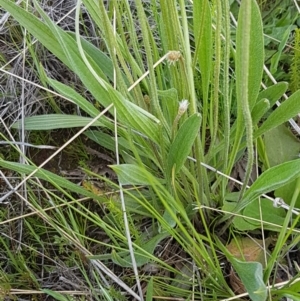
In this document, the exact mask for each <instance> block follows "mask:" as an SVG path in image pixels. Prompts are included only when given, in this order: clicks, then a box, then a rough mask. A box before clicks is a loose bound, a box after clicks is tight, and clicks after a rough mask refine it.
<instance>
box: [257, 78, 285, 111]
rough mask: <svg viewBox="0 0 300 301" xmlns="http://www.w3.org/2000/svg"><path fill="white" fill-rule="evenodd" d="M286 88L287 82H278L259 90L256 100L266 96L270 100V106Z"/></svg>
mask: <svg viewBox="0 0 300 301" xmlns="http://www.w3.org/2000/svg"><path fill="white" fill-rule="evenodd" d="M287 88H288V83H287V82H280V83H277V84H275V85H273V86H271V87H268V88H267V89H266V90H263V91H261V92H260V93H259V94H258V97H257V101H259V100H261V99H263V98H267V99H268V100H269V102H270V107H272V106H273V105H274V104H275V102H276V101H277V100H278V99H279V98H280V97H281V96H282V95H283V93H285V91H286V90H287Z"/></svg>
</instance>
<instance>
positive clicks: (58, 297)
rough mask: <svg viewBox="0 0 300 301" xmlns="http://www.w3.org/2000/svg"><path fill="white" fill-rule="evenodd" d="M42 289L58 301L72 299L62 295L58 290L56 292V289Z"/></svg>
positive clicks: (69, 300)
mask: <svg viewBox="0 0 300 301" xmlns="http://www.w3.org/2000/svg"><path fill="white" fill-rule="evenodd" d="M42 291H43V292H44V293H45V294H47V295H49V296H51V297H53V298H54V299H55V300H58V301H71V299H70V298H69V297H68V296H64V295H62V294H60V293H58V292H54V291H52V290H49V289H42Z"/></svg>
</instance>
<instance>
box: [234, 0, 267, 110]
mask: <svg viewBox="0 0 300 301" xmlns="http://www.w3.org/2000/svg"><path fill="white" fill-rule="evenodd" d="M247 1H249V0H246V1H245V0H244V1H242V2H241V8H240V13H239V18H238V27H237V41H236V85H237V97H238V98H239V99H241V98H242V97H245V95H243V94H244V93H245V91H244V88H243V87H244V86H245V85H246V84H245V81H247V87H248V88H247V90H248V97H247V99H248V102H249V107H250V109H252V108H253V107H254V105H255V102H256V99H257V96H258V92H259V89H260V84H261V80H262V73H263V65H264V38H263V26H262V21H261V15H260V10H259V7H258V5H257V3H256V1H254V0H250V1H251V14H250V23H251V26H250V28H248V31H250V41H249V58H248V59H249V64H248V70H244V69H243V65H244V61H245V45H244V44H245V43H244V40H245V36H244V34H245V29H247V27H248V23H247V22H246V20H247V19H248V16H246V14H247V12H246V10H245V7H246V5H247V4H246V2H247ZM245 27H246V28H245ZM245 76H246V77H245Z"/></svg>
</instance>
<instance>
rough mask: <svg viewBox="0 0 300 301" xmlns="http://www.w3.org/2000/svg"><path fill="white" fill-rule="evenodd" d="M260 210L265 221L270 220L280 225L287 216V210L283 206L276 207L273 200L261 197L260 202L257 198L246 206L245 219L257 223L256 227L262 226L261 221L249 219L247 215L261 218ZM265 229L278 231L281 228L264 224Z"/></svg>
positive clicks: (250, 222)
mask: <svg viewBox="0 0 300 301" xmlns="http://www.w3.org/2000/svg"><path fill="white" fill-rule="evenodd" d="M260 211H261V213H262V220H263V222H268V223H272V224H275V225H279V226H282V225H283V223H284V220H285V217H286V211H285V210H284V209H283V208H277V207H274V205H273V202H272V201H270V200H268V199H265V198H261V200H260V203H259V200H258V199H255V200H254V201H253V202H251V203H250V204H249V205H248V206H246V208H245V209H244V211H243V216H244V217H245V220H246V221H247V222H248V223H249V224H252V225H255V226H256V228H255V229H260V228H261V223H260V221H254V220H249V219H247V217H252V218H256V219H257V220H260V218H261V217H260ZM252 229H253V228H252ZM264 229H265V230H271V231H277V232H279V231H280V230H281V228H280V227H276V226H275V227H274V226H272V225H268V224H264ZM245 230H246V229H245Z"/></svg>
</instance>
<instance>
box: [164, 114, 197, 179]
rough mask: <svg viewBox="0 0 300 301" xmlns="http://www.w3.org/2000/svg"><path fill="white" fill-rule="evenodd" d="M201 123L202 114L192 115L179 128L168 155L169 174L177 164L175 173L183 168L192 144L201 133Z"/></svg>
mask: <svg viewBox="0 0 300 301" xmlns="http://www.w3.org/2000/svg"><path fill="white" fill-rule="evenodd" d="M200 124H201V116H200V114H194V115H192V116H190V117H189V118H188V119H187V120H186V121H185V122H184V123H183V124H182V126H181V127H180V128H179V130H178V132H177V135H176V136H175V139H174V141H173V143H172V144H171V146H170V150H169V156H168V165H167V166H168V169H167V173H168V175H171V171H172V168H173V167H174V166H175V173H177V172H179V171H180V169H181V168H182V166H183V164H184V162H185V160H186V159H187V156H188V155H189V154H190V152H191V150H192V146H193V144H194V141H195V139H196V136H197V135H198V133H199V129H200Z"/></svg>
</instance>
